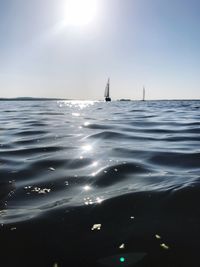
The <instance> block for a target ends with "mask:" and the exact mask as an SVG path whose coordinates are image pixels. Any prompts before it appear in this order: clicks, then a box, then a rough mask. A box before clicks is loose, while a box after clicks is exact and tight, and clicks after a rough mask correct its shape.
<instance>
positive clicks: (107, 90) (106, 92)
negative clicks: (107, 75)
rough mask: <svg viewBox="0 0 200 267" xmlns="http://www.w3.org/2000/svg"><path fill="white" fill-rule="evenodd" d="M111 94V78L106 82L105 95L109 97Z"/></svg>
mask: <svg viewBox="0 0 200 267" xmlns="http://www.w3.org/2000/svg"><path fill="white" fill-rule="evenodd" d="M109 94H110V79H108V82H107V84H106V88H105V93H104V96H105V97H109Z"/></svg>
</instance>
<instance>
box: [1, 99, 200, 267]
mask: <svg viewBox="0 0 200 267" xmlns="http://www.w3.org/2000/svg"><path fill="white" fill-rule="evenodd" d="M0 110H1V113H0V204H1V211H0V240H1V242H0V266H1V267H11V266H20V267H32V266H37V267H66V266H69V267H73V266H74V267H78V266H80V267H82V266H113V267H116V266H140V267H141V266H142V267H143V266H154V267H155V266H159V267H160V266H170V267H172V266H181V267H182V266H200V257H199V251H200V206H199V205H200V101H146V102H140V101H138V102H137V101H131V102H112V103H104V102H57V101H44V102H43V101H33V102H31V101H24V102H23V101H22V102H20V101H18V102H14V101H12V102H10V101H7V102H6V101H5V102H3V101H1V102H0Z"/></svg>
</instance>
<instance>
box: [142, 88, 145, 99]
mask: <svg viewBox="0 0 200 267" xmlns="http://www.w3.org/2000/svg"><path fill="white" fill-rule="evenodd" d="M142 101H145V87H144V86H143V97H142Z"/></svg>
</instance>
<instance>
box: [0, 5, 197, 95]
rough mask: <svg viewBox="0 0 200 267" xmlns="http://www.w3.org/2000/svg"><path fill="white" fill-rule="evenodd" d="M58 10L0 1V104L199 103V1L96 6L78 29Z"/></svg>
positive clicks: (61, 10)
mask: <svg viewBox="0 0 200 267" xmlns="http://www.w3.org/2000/svg"><path fill="white" fill-rule="evenodd" d="M80 1H82V2H83V1H84V0H80ZM66 2H67V0H0V38H1V40H0V88H1V89H0V97H16V96H38V97H66V98H78V99H103V93H104V87H105V84H106V80H107V77H108V76H109V77H110V79H111V96H112V98H114V99H118V98H133V99H140V98H141V97H142V86H143V85H145V86H146V91H147V92H146V94H147V98H149V99H163V98H168V99H173V98H200V15H199V14H200V1H199V0H97V2H98V12H97V15H96V17H95V18H94V20H93V21H92V22H91V23H89V24H88V25H84V26H83V25H82V26H75V25H64V23H63V20H64V19H66V17H67V12H66V8H65V7H66Z"/></svg>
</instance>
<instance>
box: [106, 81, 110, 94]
mask: <svg viewBox="0 0 200 267" xmlns="http://www.w3.org/2000/svg"><path fill="white" fill-rule="evenodd" d="M107 88H108V91H107V97H109V95H110V78H108V84H107Z"/></svg>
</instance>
